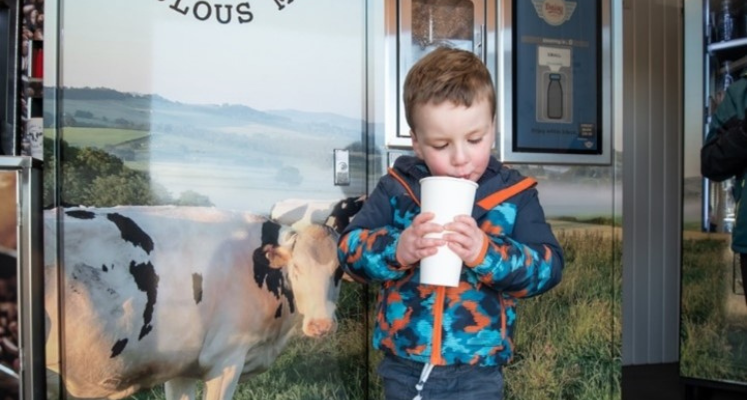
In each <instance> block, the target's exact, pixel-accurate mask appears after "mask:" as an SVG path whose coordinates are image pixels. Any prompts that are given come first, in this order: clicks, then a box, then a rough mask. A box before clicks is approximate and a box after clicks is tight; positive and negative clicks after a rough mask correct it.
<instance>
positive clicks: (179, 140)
mask: <svg viewBox="0 0 747 400" xmlns="http://www.w3.org/2000/svg"><path fill="white" fill-rule="evenodd" d="M60 3H61V4H60V8H59V10H61V11H60V12H61V15H60V21H61V26H60V29H59V31H58V32H57V33H59V32H61V31H62V30H63V29H64V33H65V36H64V45H63V46H62V47H61V49H60V54H59V56H58V57H57V58H56V62H57V63H59V64H58V65H56V67H59V71H62V75H60V76H59V77H58V81H57V82H56V84H54V86H53V87H52V88H50V91H49V93H51V92H52V90H53V89H57V90H59V92H58V93H59V96H58V97H59V98H60V104H57V105H55V104H53V102H52V101H51V100H50V101H49V102H47V103H45V107H46V105H47V104H49V105H50V107H51V108H50V110H48V111H50V112H51V111H53V110H52V108H55V106H56V109H58V110H60V113H59V115H56V117H57V118H56V121H57V126H56V128H57V129H56V133H57V137H56V139H55V140H56V141H57V148H59V149H61V154H56V155H54V156H53V159H54V160H55V161H58V162H59V163H60V166H59V170H60V172H61V174H60V175H58V176H56V177H54V178H56V179H57V182H59V183H58V184H57V185H54V184H52V185H50V186H48V187H47V191H46V193H45V198H46V199H54V198H55V194H54V192H55V190H59V196H60V203H61V204H64V205H66V206H69V205H75V206H76V207H66V208H64V209H57V210H48V211H47V212H46V213H45V216H46V222H47V224H48V225H47V228H48V229H47V233H48V236H47V238H46V241H47V243H48V244H49V245H53V244H54V243H59V244H60V247H61V254H63V255H64V258H63V259H60V260H56V259H55V257H54V256H55V254H54V253H52V254H49V256H50V257H51V259H50V260H51V261H50V265H49V267H55V268H62V271H61V272H60V273H61V276H62V279H63V281H62V282H60V284H59V285H56V286H55V285H53V286H51V287H52V289H50V290H59V291H60V294H61V296H60V298H61V299H63V303H62V304H60V309H61V311H60V313H59V314H56V313H54V312H51V313H49V314H50V315H51V316H50V318H51V319H52V321H51V326H52V327H54V326H56V325H57V324H60V325H61V326H62V328H61V330H62V332H60V335H61V336H62V339H63V341H62V344H61V346H60V356H61V364H62V367H63V368H62V370H63V371H64V374H63V376H62V380H63V381H64V383H65V386H66V388H67V389H68V390H69V391H70V392H71V394H73V395H75V396H76V397H106V396H110V395H111V396H115V395H116V396H132V397H130V398H135V397H136V398H138V399H146V398H153V399H155V398H163V396H164V385H163V383H164V382H165V381H167V380H169V379H172V378H180V377H181V378H187V380H189V379H198V381H202V380H205V381H207V380H209V379H214V380H213V381H212V382H211V383H209V384H208V385H205V384H203V383H200V382H198V384H197V392H198V393H202V392H205V391H207V390H213V391H214V390H220V389H221V387H223V389H224V390H225V391H226V392H225V393H228V397H231V393H230V392H231V391H233V390H234V386H233V385H234V384H236V379H238V377H239V376H240V375H241V377H242V378H244V379H249V378H251V379H249V380H248V381H246V382H240V383H238V384H237V385H236V386H235V392H234V394H233V398H236V399H267V398H294V396H295V397H297V396H298V395H299V393H301V394H302V396H303V397H304V398H320V399H321V398H324V399H361V398H363V397H364V395H365V394H364V392H363V390H364V388H365V387H366V384H365V379H366V373H365V370H366V363H365V354H366V350H365V346H366V343H365V338H366V333H365V326H364V322H365V317H364V315H363V312H364V310H363V298H362V296H363V295H362V292H363V290H364V288H363V287H361V286H360V285H357V284H352V283H350V282H347V281H345V280H342V281H340V278H341V277H340V275H338V274H337V271H336V270H335V269H334V268H331V267H330V265H327V264H326V262H327V261H331V260H336V253H335V252H334V251H329V250H330V249H329V247H328V246H329V245H330V244H332V245H334V238H335V233H332V232H331V231H330V230H326V229H321V230H313V231H312V230H309V228H308V226H309V225H311V224H317V225H320V224H325V223H327V224H328V225H329V227H330V228H333V229H334V230H337V231H339V230H340V229H342V227H344V223H345V218H346V216H347V214H340V212H339V210H342V209H344V211H346V212H354V211H353V210H354V208H355V207H356V200H357V198H358V197H359V196H360V195H362V194H363V193H364V191H365V170H366V168H365V161H366V156H365V153H364V151H365V146H364V144H363V143H362V138H364V137H365V133H366V132H365V127H366V124H365V121H364V114H363V113H364V110H365V94H364V88H365V85H364V81H363V79H364V78H363V76H364V67H365V64H364V61H363V60H362V58H361V54H363V51H364V40H365V24H364V22H365V21H364V2H362V1H360V2H355V1H351V2H344V4H342V3H340V2H338V1H334V0H324V1H321V2H319V1H317V2H313V3H308V2H307V3H304V2H298V1H296V2H294V1H291V0H287V1H285V0H277V1H275V2H260V3H256V4H255V3H254V2H252V4H251V7H250V4H249V2H241V3H238V4H235V5H223V4H219V3H215V4H214V3H208V2H203V1H200V2H184V1H182V2H179V1H169V2H147V3H146V2H132V1H130V0H114V1H107V2H101V1H96V0H72V1H61V2H60ZM136 3H137V4H136ZM320 10H324V12H320ZM46 47H53V46H52V45H51V44H50V43H47V45H46ZM53 70H57V68H52V69H51V70H50V71H53ZM45 79H46V77H45ZM50 82H51V81H50ZM47 100H49V99H47ZM45 111H47V110H45ZM47 120H48V121H50V122H52V121H55V115H49V118H48V119H47ZM52 136H54V135H52ZM45 149H46V146H45ZM335 150H343V152H337V153H336V152H335ZM345 151H346V152H347V153H345ZM335 154H336V155H337V156H338V158H337V160H338V161H339V160H340V159H344V157H345V156H347V157H348V158H347V160H348V162H347V164H348V168H347V169H346V171H347V173H348V174H349V176H348V177H346V178H345V179H338V183H339V185H336V184H335V178H336V177H338V178H339V176H338V174H334V173H333V166H334V161H335V158H334V155H335ZM343 172H344V171H343ZM52 182H54V181H52ZM78 206H84V208H81V207H78ZM330 217H332V218H330ZM56 222H59V224H60V225H59V226H60V227H61V231H59V232H57V231H56V228H55V226H56V225H55V223H56ZM293 233H297V235H294V234H293ZM55 234H56V235H55ZM110 235H111V236H110ZM131 235H135V236H131ZM309 242H311V243H309ZM331 265H332V266H334V264H331ZM338 290H339V293H338V292H337V291H338ZM48 294H50V295H51V294H52V292H49V293H48ZM335 305H336V308H335ZM301 315H303V316H304V317H305V318H302V317H301ZM333 316H336V326H335V324H333V323H332V318H333ZM335 327H336V330H335V329H333V328H335ZM53 332H54V331H53ZM304 334H305V335H304ZM323 334H326V336H324V339H322V338H321V337H307V336H322V335H323ZM56 335H57V333H55V334H54V335H53V336H56ZM49 343H51V344H53V343H54V338H50V342H49ZM48 349H49V350H51V351H50V352H51V353H52V354H54V351H55V350H56V349H55V348H52V347H49V348H48ZM48 361H49V360H48ZM49 367H50V369H52V370H55V371H56V372H59V371H60V368H59V367H60V365H59V364H51V365H49ZM265 370H267V371H266V372H263V371H265ZM221 377H222V378H224V379H225V380H224V381H222V382H221V381H220V378H221ZM232 378H235V379H233V380H232ZM172 382H174V381H172ZM175 383H176V385H175V386H172V389H173V390H177V391H182V390H186V389H187V385H186V383H188V382H187V381H185V380H182V381H176V382H175ZM51 389H52V390H55V389H59V388H58V387H53V388H51ZM187 391H188V390H187Z"/></svg>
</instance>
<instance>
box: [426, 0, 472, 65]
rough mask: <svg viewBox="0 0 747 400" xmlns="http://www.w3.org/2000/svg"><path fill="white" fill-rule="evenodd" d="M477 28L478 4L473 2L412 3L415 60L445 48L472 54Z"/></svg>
mask: <svg viewBox="0 0 747 400" xmlns="http://www.w3.org/2000/svg"><path fill="white" fill-rule="evenodd" d="M475 27H476V25H475V5H474V4H473V2H472V1H471V0H458V1H453V0H449V1H443V0H441V1H434V0H413V2H412V56H413V60H414V61H417V60H419V59H420V58H422V57H423V56H424V55H426V54H427V53H429V52H430V51H431V50H433V49H435V48H436V47H438V46H444V45H446V46H450V47H458V48H460V49H464V50H468V51H472V49H473V48H474V32H475Z"/></svg>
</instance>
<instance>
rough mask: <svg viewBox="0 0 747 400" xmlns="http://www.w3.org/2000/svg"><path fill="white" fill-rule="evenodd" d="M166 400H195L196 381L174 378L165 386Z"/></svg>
mask: <svg viewBox="0 0 747 400" xmlns="http://www.w3.org/2000/svg"><path fill="white" fill-rule="evenodd" d="M164 389H165V391H166V400H194V398H195V380H194V379H189V378H174V379H172V380H170V381H168V382H166V384H164Z"/></svg>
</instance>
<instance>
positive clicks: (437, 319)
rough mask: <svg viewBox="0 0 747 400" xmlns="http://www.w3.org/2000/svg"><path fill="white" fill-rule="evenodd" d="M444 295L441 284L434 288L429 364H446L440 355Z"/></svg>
mask: <svg viewBox="0 0 747 400" xmlns="http://www.w3.org/2000/svg"><path fill="white" fill-rule="evenodd" d="M445 297H446V288H445V287H443V286H439V287H438V288H436V301H435V303H434V304H433V349H432V350H431V364H433V365H446V363H445V362H444V359H443V357H441V340H442V338H441V331H443V329H442V328H443V326H442V325H443V315H444V298H445Z"/></svg>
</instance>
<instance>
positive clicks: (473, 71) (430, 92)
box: [403, 47, 496, 130]
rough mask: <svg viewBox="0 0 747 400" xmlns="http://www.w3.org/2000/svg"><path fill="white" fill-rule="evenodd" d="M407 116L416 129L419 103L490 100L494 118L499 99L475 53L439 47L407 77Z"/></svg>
mask: <svg viewBox="0 0 747 400" xmlns="http://www.w3.org/2000/svg"><path fill="white" fill-rule="evenodd" d="M403 92H404V93H403V98H404V102H405V118H406V119H407V123H408V124H409V125H410V129H413V130H415V125H414V121H413V114H414V112H415V107H416V106H422V105H425V104H428V103H433V104H441V103H443V102H444V101H449V102H451V103H454V104H455V105H458V106H465V107H470V106H472V103H474V102H475V101H479V100H482V99H485V100H487V101H488V103H489V106H490V111H491V118H494V117H495V109H496V104H495V103H496V99H495V88H494V87H493V81H492V80H491V79H490V71H488V69H487V67H486V66H485V64H484V63H483V62H482V61H481V60H480V58H478V57H477V56H476V55H475V54H474V53H471V52H469V51H466V50H460V49H454V48H449V47H439V48H437V49H435V50H433V51H432V52H430V53H428V54H427V55H426V56H425V57H423V58H421V59H420V60H418V62H416V63H415V65H413V66H412V68H411V69H410V71H409V72H408V73H407V77H406V78H405V85H404V90H403Z"/></svg>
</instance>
